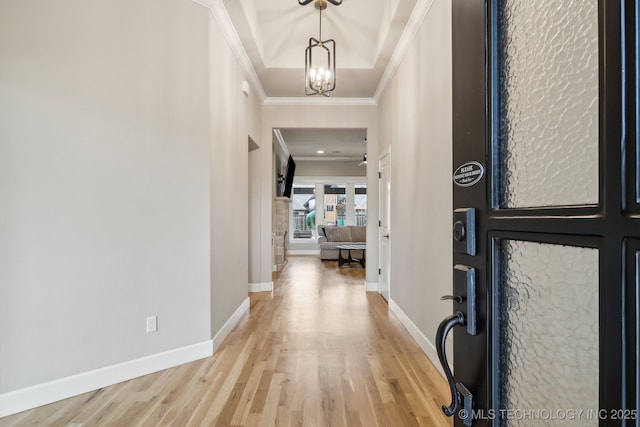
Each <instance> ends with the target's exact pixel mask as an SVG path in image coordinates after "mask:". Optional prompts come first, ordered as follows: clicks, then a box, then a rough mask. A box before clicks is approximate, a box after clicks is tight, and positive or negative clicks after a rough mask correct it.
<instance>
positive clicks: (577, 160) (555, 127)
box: [496, 0, 599, 208]
mask: <svg viewBox="0 0 640 427" xmlns="http://www.w3.org/2000/svg"><path fill="white" fill-rule="evenodd" d="M498 28H499V34H498V52H497V61H498V63H497V67H496V69H497V70H498V73H499V89H498V93H499V100H498V106H499V107H498V108H499V111H498V114H497V116H498V118H497V120H498V123H497V127H498V138H497V144H498V145H499V146H498V147H497V151H498V153H499V157H500V162H499V165H498V170H499V172H498V173H499V183H500V184H499V186H498V188H496V190H498V191H499V194H500V196H499V197H498V198H496V200H497V201H498V203H499V206H500V207H501V208H524V207H552V206H571V205H585V204H597V203H598V128H599V126H598V1H597V0H535V1H522V0H502V1H500V2H499V6H498Z"/></svg>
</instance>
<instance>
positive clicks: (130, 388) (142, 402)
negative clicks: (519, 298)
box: [0, 256, 451, 427]
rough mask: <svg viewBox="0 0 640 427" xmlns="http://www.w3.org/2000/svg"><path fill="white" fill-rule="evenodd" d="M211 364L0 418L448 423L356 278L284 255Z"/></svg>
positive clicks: (437, 388)
mask: <svg viewBox="0 0 640 427" xmlns="http://www.w3.org/2000/svg"><path fill="white" fill-rule="evenodd" d="M289 260H290V261H289V264H288V265H287V267H286V268H285V270H284V271H283V272H281V273H279V274H277V275H274V292H273V293H267V292H264V293H256V294H250V312H249V314H248V315H246V316H245V317H243V319H241V321H240V322H239V323H238V325H237V326H236V328H234V330H233V331H232V332H231V333H230V334H229V336H228V337H227V339H226V340H225V341H224V342H223V343H222V345H221V346H220V348H219V349H218V351H217V352H216V354H215V355H213V356H212V357H209V358H206V359H202V360H199V361H196V362H192V363H188V364H185V365H182V366H178V367H175V368H172V369H167V370H165V371H162V372H157V373H154V374H151V375H147V376H145V377H141V378H137V379H134V380H131V381H126V382H124V383H121V384H116V385H113V386H110V387H105V388H104V389H100V390H96V391H94V392H91V393H86V394H84V395H80V396H76V397H73V398H71V399H66V400H64V401H61V402H56V403H53V404H50V405H46V406H43V407H40V408H36V409H33V410H30V411H25V412H23V413H21V414H16V415H13V416H9V417H5V418H1V419H0V427H8V426H12V427H13V426H16V427H22V426H34V425H38V426H40V425H42V426H91V427H93V426H127V427H128V426H150V427H151V426H225V427H229V426H273V425H275V426H345V427H346V426H348V427H358V426H363V427H374V426H392V427H401V426H429V427H433V426H436V427H437V426H449V425H451V421H450V419H448V418H446V417H445V416H444V415H443V414H442V412H441V410H440V405H441V404H442V403H445V402H447V401H448V390H447V384H446V382H445V380H444V379H443V378H442V377H441V375H440V374H439V372H438V371H437V369H436V368H435V367H434V366H433V365H432V364H431V362H430V361H429V360H428V359H427V358H426V356H425V355H424V354H423V353H422V350H421V349H420V348H419V347H418V345H417V344H416V343H415V341H413V339H412V338H411V337H410V335H409V334H408V332H407V331H406V330H405V329H404V327H403V326H402V324H401V323H400V322H399V320H398V319H397V318H395V316H393V315H392V314H390V313H389V309H388V306H387V304H386V302H385V301H384V299H382V298H381V297H380V296H379V295H378V294H376V293H372V292H365V290H364V279H365V276H364V270H363V269H362V268H360V267H359V266H357V267H356V266H354V267H347V266H345V267H342V268H339V267H338V265H337V262H323V261H320V260H319V259H318V258H317V257H313V256H293V257H290V258H289Z"/></svg>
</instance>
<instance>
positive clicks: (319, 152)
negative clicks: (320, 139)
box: [316, 150, 324, 154]
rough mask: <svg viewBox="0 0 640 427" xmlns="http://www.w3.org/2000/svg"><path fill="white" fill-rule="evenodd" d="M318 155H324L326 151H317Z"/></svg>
mask: <svg viewBox="0 0 640 427" xmlns="http://www.w3.org/2000/svg"><path fill="white" fill-rule="evenodd" d="M316 153H318V154H324V150H318V151H316Z"/></svg>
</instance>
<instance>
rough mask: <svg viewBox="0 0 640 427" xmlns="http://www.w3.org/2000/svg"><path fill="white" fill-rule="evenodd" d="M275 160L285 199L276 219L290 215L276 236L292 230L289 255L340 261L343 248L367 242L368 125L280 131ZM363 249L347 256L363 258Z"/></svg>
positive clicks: (280, 193) (279, 191)
mask: <svg viewBox="0 0 640 427" xmlns="http://www.w3.org/2000/svg"><path fill="white" fill-rule="evenodd" d="M289 156H291V160H292V161H293V162H294V166H293V169H294V171H295V172H292V171H291V170H288V169H291V168H292V166H291V163H290V160H288V158H289ZM274 159H275V163H276V172H277V176H278V177H279V180H278V182H277V190H276V194H277V195H278V196H280V197H276V199H277V202H278V199H279V200H280V202H283V204H282V207H281V208H278V207H276V217H278V216H279V215H286V219H285V218H282V219H281V220H279V221H278V220H276V222H277V223H276V225H275V227H274V229H276V236H278V235H280V236H284V234H285V232H283V228H285V229H286V242H284V241H283V242H282V243H283V244H285V246H286V252H287V254H290V255H318V256H320V258H321V259H322V260H336V261H337V260H339V258H340V249H338V248H337V246H340V245H348V244H358V245H366V226H367V203H368V200H367V177H366V174H367V163H366V129H276V130H274ZM289 175H293V176H289ZM287 180H291V182H290V183H289V188H286V187H287ZM283 196H284V197H283ZM278 212H280V213H278ZM284 221H286V224H278V222H284ZM277 238H278V237H276V239H277ZM283 240H285V239H284V238H283ZM362 249H363V248H362ZM362 249H358V250H354V251H353V252H354V253H353V254H351V253H350V252H349V253H348V252H347V251H346V250H345V251H344V252H343V255H344V257H345V258H346V257H347V254H349V255H353V258H356V259H363V258H364V254H363V250H362ZM276 264H278V263H277V262H276ZM361 265H364V264H363V263H361Z"/></svg>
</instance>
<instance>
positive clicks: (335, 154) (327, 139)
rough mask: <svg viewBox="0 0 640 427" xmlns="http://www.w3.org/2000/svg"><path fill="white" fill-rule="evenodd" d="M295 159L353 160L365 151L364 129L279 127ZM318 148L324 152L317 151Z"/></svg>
mask: <svg viewBox="0 0 640 427" xmlns="http://www.w3.org/2000/svg"><path fill="white" fill-rule="evenodd" d="M279 131H280V134H281V135H282V139H283V140H284V142H285V144H286V146H287V149H288V150H289V153H290V154H291V155H292V156H293V158H294V159H295V160H304V159H310V158H314V159H316V160H323V159H324V160H353V161H358V162H360V161H361V160H362V156H363V154H364V153H365V152H366V151H367V144H366V138H367V130H366V129H307V128H306V129H298V128H296V129H279ZM318 150H322V151H324V153H318V152H317V151H318Z"/></svg>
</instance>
